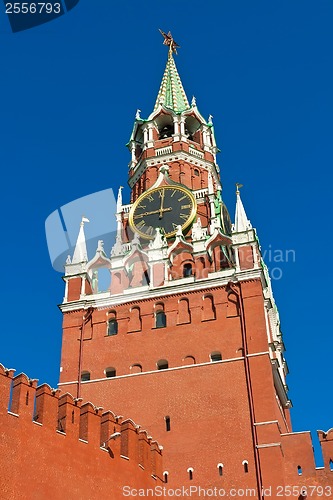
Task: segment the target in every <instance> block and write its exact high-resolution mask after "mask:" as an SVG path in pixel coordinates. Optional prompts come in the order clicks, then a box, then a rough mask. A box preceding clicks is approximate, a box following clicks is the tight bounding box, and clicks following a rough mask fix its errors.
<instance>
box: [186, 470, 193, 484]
mask: <svg viewBox="0 0 333 500" xmlns="http://www.w3.org/2000/svg"><path fill="white" fill-rule="evenodd" d="M187 472H188V478H189V480H190V481H192V479H193V469H188V471H187Z"/></svg>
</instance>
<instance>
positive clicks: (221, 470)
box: [217, 464, 223, 477]
mask: <svg viewBox="0 0 333 500" xmlns="http://www.w3.org/2000/svg"><path fill="white" fill-rule="evenodd" d="M217 469H218V471H219V476H221V477H222V476H223V464H217Z"/></svg>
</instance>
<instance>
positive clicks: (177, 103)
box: [154, 46, 190, 113]
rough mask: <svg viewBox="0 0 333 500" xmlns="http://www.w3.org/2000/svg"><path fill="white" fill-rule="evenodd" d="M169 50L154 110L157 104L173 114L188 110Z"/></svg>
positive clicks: (183, 91) (188, 106)
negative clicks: (170, 110)
mask: <svg viewBox="0 0 333 500" xmlns="http://www.w3.org/2000/svg"><path fill="white" fill-rule="evenodd" d="M171 47H172V46H170V49H169V53H168V61H167V64H166V67H165V71H164V75H163V78H162V83H161V86H160V90H159V92H158V95H157V99H156V103H155V107H154V111H155V109H157V108H158V106H159V104H163V105H164V106H165V107H166V108H169V109H172V110H173V111H174V112H175V113H182V112H183V111H185V110H186V109H189V108H190V105H189V103H188V100H187V97H186V94H185V90H184V88H183V85H182V82H181V79H180V76H179V74H178V71H177V68H176V64H175V61H174V60H173V55H172V50H171Z"/></svg>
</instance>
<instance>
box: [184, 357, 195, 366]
mask: <svg viewBox="0 0 333 500" xmlns="http://www.w3.org/2000/svg"><path fill="white" fill-rule="evenodd" d="M182 364H183V366H188V365H195V357H194V356H185V358H184V359H183V363H182Z"/></svg>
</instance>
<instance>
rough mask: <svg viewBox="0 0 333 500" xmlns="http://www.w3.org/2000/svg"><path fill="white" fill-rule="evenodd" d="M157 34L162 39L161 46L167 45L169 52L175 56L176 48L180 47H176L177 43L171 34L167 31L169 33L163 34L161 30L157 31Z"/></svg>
mask: <svg viewBox="0 0 333 500" xmlns="http://www.w3.org/2000/svg"><path fill="white" fill-rule="evenodd" d="M159 32H160V33H161V35H162V36H163V38H164V41H163V45H168V47H169V51H170V52H174V53H175V54H177V47H180V45H178V43H177V42H176V41H175V40H174V39H173V37H172V35H171V32H170V31H169V33H164V31H162V30H159Z"/></svg>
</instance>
